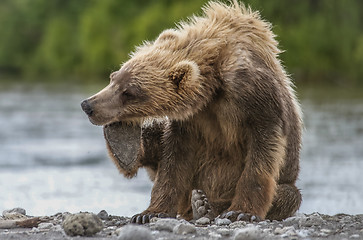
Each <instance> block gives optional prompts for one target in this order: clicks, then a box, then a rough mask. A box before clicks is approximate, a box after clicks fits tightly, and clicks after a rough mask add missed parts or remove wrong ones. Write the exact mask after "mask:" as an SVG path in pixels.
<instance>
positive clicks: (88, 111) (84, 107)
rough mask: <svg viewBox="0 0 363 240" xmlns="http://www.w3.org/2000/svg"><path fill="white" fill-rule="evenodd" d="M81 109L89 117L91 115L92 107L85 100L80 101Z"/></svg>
mask: <svg viewBox="0 0 363 240" xmlns="http://www.w3.org/2000/svg"><path fill="white" fill-rule="evenodd" d="M81 107H82V110H83V111H84V112H85V113H86V114H87V115H88V116H89V117H90V116H92V113H93V109H92V107H91V105H90V104H89V102H88V101H87V100H84V101H83V102H82V103H81Z"/></svg>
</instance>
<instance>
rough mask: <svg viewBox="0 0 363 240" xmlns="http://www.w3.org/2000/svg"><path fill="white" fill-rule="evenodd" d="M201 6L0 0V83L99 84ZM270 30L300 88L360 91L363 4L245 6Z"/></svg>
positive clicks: (198, 0) (253, 0) (189, 0)
mask: <svg viewBox="0 0 363 240" xmlns="http://www.w3.org/2000/svg"><path fill="white" fill-rule="evenodd" d="M206 2H207V1H205V0H173V1H172V0H149V1H146V0H134V1H129V0H102V1H101V0H77V1H73V0H1V1H0V26H1V27H0V77H4V76H9V75H10V76H11V75H16V76H21V77H22V78H23V79H40V78H41V79H58V80H59V79H65V78H75V79H81V81H83V82H87V81H92V80H95V79H96V80H101V81H104V80H105V78H107V77H108V75H109V74H110V73H111V72H112V71H113V70H117V69H118V68H119V66H120V64H121V63H122V62H123V61H125V60H127V58H128V53H129V52H130V51H132V50H134V46H135V45H140V44H141V43H142V41H144V40H152V39H154V38H155V37H156V36H157V35H158V34H159V33H160V32H161V31H162V30H163V29H165V28H171V27H174V26H175V24H174V23H175V22H177V21H179V20H181V19H184V20H185V19H186V17H188V16H190V15H192V14H193V13H195V14H200V13H201V6H203V5H204V4H205V3H206ZM244 2H245V3H246V4H248V5H250V6H251V7H252V8H253V9H254V10H259V11H260V12H261V15H262V16H263V18H265V19H267V20H268V21H270V22H272V23H273V26H274V28H273V30H274V32H275V33H276V34H277V35H278V37H277V38H278V40H279V42H280V48H282V49H284V50H286V51H285V52H284V53H283V54H282V55H281V59H282V60H283V62H284V64H285V65H286V67H287V70H288V72H289V73H291V74H292V76H293V78H294V79H295V81H296V82H297V84H298V85H300V84H303V85H304V84H307V85H309V84H314V85H315V84H317V85H326V84H329V85H336V86H359V85H360V86H363V30H362V29H363V1H361V0H344V1H343V0H304V1H302V0H274V1H271V0H246V1H244Z"/></svg>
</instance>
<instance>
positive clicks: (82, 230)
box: [62, 213, 103, 236]
mask: <svg viewBox="0 0 363 240" xmlns="http://www.w3.org/2000/svg"><path fill="white" fill-rule="evenodd" d="M62 227H63V229H64V231H65V233H66V234H67V235H69V236H92V235H94V234H96V233H98V232H99V231H101V230H102V229H103V223H102V221H101V219H100V218H99V217H97V215H95V214H93V213H77V214H70V215H67V216H65V219H64V221H63V223H62Z"/></svg>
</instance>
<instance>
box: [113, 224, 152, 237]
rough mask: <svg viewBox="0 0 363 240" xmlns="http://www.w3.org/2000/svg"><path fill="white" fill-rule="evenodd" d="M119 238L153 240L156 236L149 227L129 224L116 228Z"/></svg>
mask: <svg viewBox="0 0 363 240" xmlns="http://www.w3.org/2000/svg"><path fill="white" fill-rule="evenodd" d="M115 232H116V234H117V235H118V239H121V240H141V239H142V240H152V239H154V236H153V235H152V234H151V231H150V229H149V228H147V227H144V226H139V225H133V224H129V225H126V226H124V227H121V228H118V229H116V231H115Z"/></svg>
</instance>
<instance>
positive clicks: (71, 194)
mask: <svg viewBox="0 0 363 240" xmlns="http://www.w3.org/2000/svg"><path fill="white" fill-rule="evenodd" d="M90 94H91V93H89V92H84V91H82V90H81V89H76V88H75V89H73V88H72V89H67V88H64V87H63V88H61V89H60V90H56V91H55V90H54V89H51V90H50V89H47V88H44V87H42V86H37V87H31V88H29V87H19V86H18V87H7V89H2V90H0V193H1V194H0V210H4V209H9V208H13V207H17V206H20V207H23V208H25V209H26V210H27V212H28V214H30V215H44V214H47V215H49V214H54V213H56V212H60V211H62V212H63V211H69V212H78V211H92V212H98V211H100V210H102V209H106V210H107V211H108V212H109V213H111V214H115V215H126V216H131V215H133V214H135V213H138V212H140V211H142V210H144V209H145V208H146V207H147V205H148V202H149V199H150V190H151V186H152V184H151V182H150V181H149V179H148V177H147V175H146V173H145V172H144V171H140V172H139V174H138V176H137V177H136V178H134V179H131V180H128V179H125V178H124V177H123V176H122V175H120V174H119V173H118V171H117V169H116V168H115V167H114V166H113V164H112V162H111V161H110V160H109V158H108V157H107V153H106V149H105V143H104V139H103V134H102V128H101V127H96V126H93V125H92V124H91V123H89V121H88V119H87V117H86V116H85V115H84V113H83V112H82V111H81V109H80V107H79V104H80V102H81V100H82V99H84V98H86V97H87V96H89V95H90ZM302 106H303V111H304V121H305V128H306V129H305V132H304V141H303V142H304V145H303V150H302V156H301V173H300V179H299V181H298V186H299V188H301V189H302V193H303V198H304V200H303V204H302V206H301V209H300V211H301V212H304V213H310V212H315V211H318V212H321V213H326V214H336V213H340V212H344V213H350V214H357V213H363V204H361V202H362V201H361V199H363V188H362V186H361V181H362V180H361V178H360V176H361V174H362V173H363V172H362V169H363V147H362V146H363V96H362V99H361V100H357V99H355V100H337V101H333V102H332V101H319V102H318V101H315V100H314V101H312V100H309V99H303V100H302Z"/></svg>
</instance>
